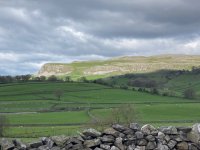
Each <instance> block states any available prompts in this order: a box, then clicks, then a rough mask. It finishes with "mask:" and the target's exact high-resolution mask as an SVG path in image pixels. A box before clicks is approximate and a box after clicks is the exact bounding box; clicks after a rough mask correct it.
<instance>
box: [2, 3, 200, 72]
mask: <svg viewBox="0 0 200 150" xmlns="http://www.w3.org/2000/svg"><path fill="white" fill-rule="evenodd" d="M199 8H200V0H173V1H169V0H0V75H5V74H12V75H15V74H27V73H35V72H37V71H38V69H39V68H40V67H41V65H42V64H44V63H47V62H66V63H68V62H72V61H75V60H95V59H107V58H110V57H116V56H122V55H145V56H148V55H159V54H173V53H176V54H194V55H197V54H200V9H199Z"/></svg>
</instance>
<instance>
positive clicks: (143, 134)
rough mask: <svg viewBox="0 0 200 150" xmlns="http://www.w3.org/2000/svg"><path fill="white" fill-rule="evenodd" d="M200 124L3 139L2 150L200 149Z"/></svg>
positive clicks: (110, 129)
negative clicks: (35, 139) (34, 139)
mask: <svg viewBox="0 0 200 150" xmlns="http://www.w3.org/2000/svg"><path fill="white" fill-rule="evenodd" d="M199 140H200V124H195V125H194V126H193V127H192V128H190V127H173V126H169V127H161V128H158V129H157V128H155V127H153V126H152V125H149V124H147V125H144V126H142V127H141V126H140V125H138V124H137V123H131V124H130V125H129V126H123V125H119V124H116V125H113V126H112V127H111V128H107V129H105V130H104V131H103V132H99V131H97V130H95V129H87V130H84V131H83V132H82V133H81V134H80V135H79V136H74V137H66V136H53V137H49V138H47V137H45V138H42V139H41V140H40V141H38V142H33V143H30V144H24V143H22V142H20V141H19V140H13V141H12V142H9V141H8V140H7V139H2V140H1V143H0V149H3V150H200V141H199Z"/></svg>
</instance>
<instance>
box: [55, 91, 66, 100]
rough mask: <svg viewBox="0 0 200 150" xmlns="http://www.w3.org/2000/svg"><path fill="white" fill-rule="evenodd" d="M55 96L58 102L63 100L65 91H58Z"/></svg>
mask: <svg viewBox="0 0 200 150" xmlns="http://www.w3.org/2000/svg"><path fill="white" fill-rule="evenodd" d="M53 94H54V95H55V97H56V98H57V100H58V101H60V100H61V97H62V96H63V95H64V91H63V90H61V89H57V90H55V91H54V92H53Z"/></svg>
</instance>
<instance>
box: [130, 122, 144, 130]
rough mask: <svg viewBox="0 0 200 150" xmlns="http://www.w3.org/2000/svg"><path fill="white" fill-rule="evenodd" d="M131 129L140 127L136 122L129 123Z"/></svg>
mask: <svg viewBox="0 0 200 150" xmlns="http://www.w3.org/2000/svg"><path fill="white" fill-rule="evenodd" d="M129 127H130V128H131V129H133V130H135V131H138V130H140V129H141V127H140V125H139V124H138V123H130V126H129Z"/></svg>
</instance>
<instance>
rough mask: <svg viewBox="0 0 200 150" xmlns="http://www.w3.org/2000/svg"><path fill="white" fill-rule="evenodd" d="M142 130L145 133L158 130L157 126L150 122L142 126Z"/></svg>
mask: <svg viewBox="0 0 200 150" xmlns="http://www.w3.org/2000/svg"><path fill="white" fill-rule="evenodd" d="M141 131H142V132H143V133H145V134H147V135H148V134H151V133H152V132H153V131H156V128H154V126H152V125H150V124H146V125H144V126H143V127H142V128H141Z"/></svg>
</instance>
